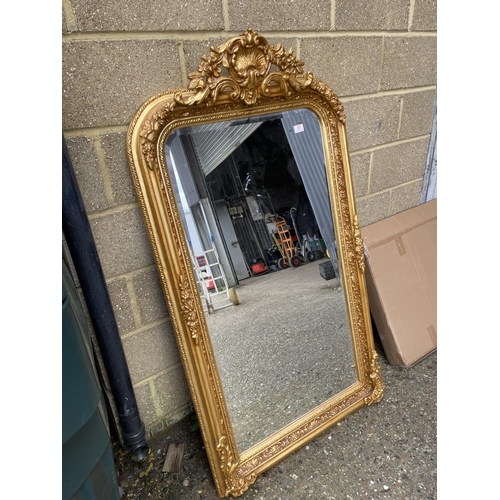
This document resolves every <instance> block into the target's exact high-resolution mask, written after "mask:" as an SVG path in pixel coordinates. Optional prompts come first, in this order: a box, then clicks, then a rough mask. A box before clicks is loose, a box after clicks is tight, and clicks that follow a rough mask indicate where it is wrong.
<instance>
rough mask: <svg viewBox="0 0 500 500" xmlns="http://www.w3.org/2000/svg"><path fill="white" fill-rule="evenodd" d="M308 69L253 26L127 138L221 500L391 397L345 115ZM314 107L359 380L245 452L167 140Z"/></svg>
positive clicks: (151, 107)
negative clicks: (370, 298) (183, 132)
mask: <svg viewBox="0 0 500 500" xmlns="http://www.w3.org/2000/svg"><path fill="white" fill-rule="evenodd" d="M303 66H304V62H303V61H300V60H298V59H297V58H296V57H295V56H294V55H293V52H292V50H288V51H286V50H285V49H284V48H283V47H282V46H281V45H277V46H276V47H274V46H271V45H269V44H268V43H267V41H266V39H265V38H264V37H262V36H261V35H259V34H258V33H256V32H254V31H252V30H251V29H249V30H247V31H246V32H245V33H243V34H241V35H240V36H235V37H232V38H230V39H229V40H227V41H226V42H225V43H223V44H222V45H220V46H218V47H211V48H210V53H209V54H208V55H205V56H203V57H202V58H201V63H200V65H199V67H198V70H197V71H195V72H192V73H190V74H189V81H190V83H189V86H188V88H187V89H183V90H179V89H174V90H168V91H165V92H163V93H161V94H158V95H156V96H153V97H152V98H150V99H149V100H148V101H146V102H145V103H144V104H143V105H142V106H141V108H140V109H139V110H138V112H137V113H136V115H135V116H134V119H133V120H132V122H131V124H130V127H129V132H128V136H127V153H128V159H129V164H130V169H131V173H132V177H133V180H134V184H135V189H136V192H137V197H138V201H139V204H140V207H141V210H142V213H143V216H144V220H145V224H146V228H147V232H148V235H149V239H150V242H151V246H152V249H153V253H154V256H155V260H156V264H157V268H158V271H159V275H160V279H161V283H162V287H163V290H164V293H165V299H166V302H167V305H168V307H169V311H170V315H171V317H172V322H173V325H174V328H175V332H176V336H177V340H178V345H179V350H180V353H181V358H182V361H183V365H184V368H185V372H186V377H187V380H188V383H189V387H190V390H191V394H192V397H193V403H194V406H195V409H196V411H197V414H198V419H199V422H200V427H201V430H202V434H203V438H204V441H205V445H206V449H207V455H208V460H209V463H210V466H211V469H212V473H213V478H214V482H215V485H216V488H217V491H218V493H219V495H220V496H221V497H227V496H233V497H235V496H239V495H241V494H242V493H244V492H245V491H246V490H247V489H248V487H249V486H250V485H251V484H252V483H253V482H254V481H255V480H256V478H257V476H258V475H259V474H260V473H262V472H263V471H265V470H266V469H267V468H269V467H270V466H272V465H273V464H274V463H276V462H277V461H278V460H280V459H282V458H284V457H286V456H287V455H289V454H290V453H292V452H293V451H294V450H296V449H297V448H298V447H299V446H301V445H303V444H305V443H306V442H308V441H310V440H311V439H313V438H314V437H316V436H318V435H319V434H320V433H321V432H323V431H324V430H325V429H326V428H327V427H329V426H331V425H333V424H334V423H335V422H337V421H339V420H340V419H342V418H344V417H345V416H346V415H347V414H349V413H351V412H353V411H355V410H356V409H357V408H359V407H360V406H361V405H363V404H366V405H370V404H372V403H375V402H378V401H380V399H381V398H382V395H383V392H384V386H383V383H382V379H381V375H380V368H379V365H378V362H377V353H376V351H375V348H374V344H373V338H372V334H371V325H370V315H369V308H368V303H367V295H366V285H365V278H364V271H365V263H364V254H363V243H362V239H361V232H360V229H359V223H358V219H357V215H356V210H355V205H354V195H353V188H352V183H351V178H350V166H349V155H348V148H347V139H346V134H345V114H344V109H343V106H342V104H341V102H340V101H339V99H338V97H337V95H336V94H335V93H334V92H333V91H332V90H331V89H330V87H328V85H326V84H325V83H324V82H322V81H321V80H319V79H318V78H316V77H315V76H313V74H312V73H310V72H309V73H305V72H304V70H303ZM304 107H306V108H309V109H311V110H312V111H314V112H315V113H316V115H317V116H318V118H319V120H320V123H321V129H322V134H323V144H324V150H325V151H324V152H325V159H326V168H327V178H328V184H329V186H328V187H329V191H330V197H331V200H332V212H333V213H332V217H333V219H334V222H335V225H336V227H337V237H338V242H337V243H338V250H339V254H340V257H341V261H342V267H343V273H344V274H343V285H344V287H345V296H346V301H347V305H348V307H347V309H348V311H349V317H350V326H351V331H352V338H353V345H354V356H355V359H356V367H357V368H356V370H357V376H358V383H357V384H355V385H354V386H352V387H349V388H348V389H347V390H346V391H343V392H342V393H341V394H340V395H337V396H336V397H333V398H332V399H331V400H329V401H326V402H324V403H322V404H321V405H319V406H318V407H317V408H316V409H315V410H314V411H313V412H312V413H311V412H309V414H307V415H305V416H304V417H302V418H300V419H299V420H298V421H296V422H294V423H292V424H291V425H289V426H287V427H286V428H284V429H282V430H280V431H279V432H277V433H276V434H274V435H272V436H270V437H269V438H268V439H266V440H265V441H263V442H261V443H259V445H257V446H255V447H253V448H251V449H250V450H249V451H247V452H244V453H242V454H241V455H240V453H239V452H238V449H237V447H236V442H235V438H234V434H233V431H232V427H231V424H230V419H229V416H228V410H227V406H226V402H225V397H224V391H223V388H222V386H221V382H220V379H219V376H218V371H217V365H216V361H215V359H214V354H213V352H212V348H211V343H210V339H209V332H208V328H207V325H206V320H205V317H204V313H203V309H202V307H201V303H200V299H199V295H198V287H197V283H196V279H195V277H194V274H193V269H192V266H191V261H190V256H189V251H188V248H187V244H186V241H185V237H184V233H183V228H182V223H181V219H180V217H179V213H178V209H177V206H176V202H175V196H174V192H173V188H172V184H171V181H170V178H169V174H168V168H167V166H166V162H165V141H166V137H167V136H168V134H169V133H170V132H172V131H173V130H175V129H177V128H179V127H185V126H193V125H197V124H203V123H210V122H215V121H221V120H229V119H234V118H244V117H249V116H256V115H259V114H266V113H268V114H269V113H272V112H275V111H280V110H281V111H286V110H288V109H298V108H304Z"/></svg>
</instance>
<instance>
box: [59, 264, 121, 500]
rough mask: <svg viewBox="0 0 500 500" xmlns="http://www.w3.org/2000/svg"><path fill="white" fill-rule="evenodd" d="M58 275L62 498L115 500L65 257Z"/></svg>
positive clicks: (102, 414) (83, 324)
mask: <svg viewBox="0 0 500 500" xmlns="http://www.w3.org/2000/svg"><path fill="white" fill-rule="evenodd" d="M62 278H63V279H62V498H63V500H92V499H95V500H119V498H120V495H119V491H118V482H117V478H116V468H115V463H114V460H113V453H112V449H111V441H110V436H109V426H108V420H107V414H106V407H105V403H104V399H103V394H102V389H101V385H100V382H99V378H98V376H97V372H96V369H95V365H94V357H93V351H92V345H91V340H90V333H89V328H88V324H87V318H86V316H85V313H84V311H83V307H82V305H81V303H80V299H79V297H78V292H77V290H76V287H75V284H74V282H73V279H72V277H71V274H70V273H69V270H68V268H67V266H66V264H65V263H64V261H63V274H62Z"/></svg>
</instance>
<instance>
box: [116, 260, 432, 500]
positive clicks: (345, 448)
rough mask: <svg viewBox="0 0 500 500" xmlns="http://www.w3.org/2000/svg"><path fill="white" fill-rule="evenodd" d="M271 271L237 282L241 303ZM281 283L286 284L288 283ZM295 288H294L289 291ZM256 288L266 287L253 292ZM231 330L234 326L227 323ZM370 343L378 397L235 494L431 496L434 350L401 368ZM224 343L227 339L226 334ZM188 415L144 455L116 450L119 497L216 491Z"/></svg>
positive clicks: (403, 499)
mask: <svg viewBox="0 0 500 500" xmlns="http://www.w3.org/2000/svg"><path fill="white" fill-rule="evenodd" d="M313 266H314V267H316V266H317V264H316V263H310V264H307V265H305V266H304V271H307V272H310V273H311V274H314V272H313V271H314V269H313ZM306 268H308V269H306ZM299 269H301V268H299ZM293 271H294V270H286V271H279V272H278V273H275V275H276V276H274V278H279V279H283V278H284V277H285V276H286V275H285V273H290V274H289V277H290V278H291V279H292V280H293V279H295V278H297V277H299V274H294V275H292V274H291V273H293ZM271 278H273V276H272V275H269V276H267V277H266V276H261V277H258V278H255V279H253V281H248V283H247V284H244V282H243V284H242V286H241V289H240V290H239V295H241V299H242V303H241V305H243V304H244V300H246V298H245V297H246V293H245V292H244V290H245V288H246V289H247V290H249V289H250V288H252V286H253V285H252V283H253V282H256V281H257V280H271ZM262 283H263V282H262ZM322 284H323V286H324V287H325V286H326V287H327V288H328V290H326V289H325V290H324V293H329V294H334V293H338V291H337V290H336V288H335V287H334V286H330V284H329V283H328V282H326V281H324V280H323V283H322ZM286 289H287V290H293V289H294V287H293V286H290V287H288V288H286ZM261 290H262V288H261ZM296 292H297V289H296V288H295V295H297V294H296ZM260 295H264V296H265V295H266V294H262V292H261V293H260ZM239 307H240V306H236V307H230V308H228V309H227V310H226V311H229V312H225V313H223V314H220V315H219V318H222V317H223V316H227V315H231V314H234V313H236V311H237V309H238V308H239ZM242 309H243V308H242ZM219 312H222V311H217V312H216V313H215V314H214V315H211V316H213V318H210V320H209V322H211V321H212V320H215V318H216V316H217V314H219ZM261 316H262V315H261ZM232 330H233V331H234V330H235V328H234V324H233V328H232ZM375 343H376V348H377V351H378V353H379V355H380V357H379V361H380V365H381V374H382V379H383V382H384V385H385V387H386V389H385V393H384V397H383V399H382V401H381V402H379V403H377V404H374V405H371V406H369V407H363V408H361V409H360V410H359V411H357V412H355V413H354V414H352V415H350V416H348V417H347V418H346V419H344V420H343V421H342V422H340V423H338V424H336V425H335V426H334V427H332V428H331V429H329V430H327V431H326V432H324V433H323V434H322V435H320V436H319V437H317V438H316V439H315V440H313V441H311V442H310V443H309V444H308V445H306V446H304V447H302V448H300V449H299V450H297V451H296V452H295V453H293V454H292V455H290V456H289V457H287V458H285V459H284V460H283V461H282V462H280V463H279V464H277V465H275V466H274V467H272V468H271V469H269V470H268V471H266V472H265V473H264V474H262V475H261V476H259V477H258V478H257V480H256V482H255V483H254V484H253V485H252V486H251V487H250V489H249V490H248V491H247V492H246V493H245V494H244V495H243V496H242V497H240V498H242V499H244V500H259V499H261V500H268V499H269V500H285V499H286V500H304V499H314V500H317V499H323V498H324V499H329V500H340V499H376V498H383V499H384V500H389V499H393V500H421V499H428V500H431V499H435V498H437V457H436V453H437V437H436V425H437V413H436V405H437V353H436V352H434V353H432V354H431V355H430V356H428V357H427V358H425V359H423V360H421V361H420V362H419V363H417V364H416V365H414V366H413V367H411V368H401V367H395V366H391V365H389V364H388V362H387V360H386V358H385V356H384V352H383V349H382V347H381V345H380V343H379V342H378V337H377V335H376V332H375ZM227 345H234V341H231V342H228V343H227ZM315 345H318V344H315ZM221 378H222V375H221ZM228 401H229V399H228ZM228 406H229V404H228ZM193 423H195V421H194V420H192V419H191V418H187V419H185V420H183V421H181V422H179V423H178V424H176V425H174V426H173V427H171V428H170V429H169V430H168V431H166V432H165V433H164V434H162V435H159V436H156V437H154V438H152V439H150V440H149V444H150V446H151V454H150V457H149V459H148V461H146V462H144V463H141V464H136V463H132V462H130V461H127V459H124V458H123V456H121V455H120V454H119V452H118V454H117V455H116V457H117V458H118V466H117V468H118V472H119V484H120V486H121V488H122V492H123V496H122V500H124V499H136V500H137V499H152V500H160V499H163V500H174V499H175V500H192V499H197V500H198V499H199V500H215V499H217V498H218V496H217V493H216V490H215V486H214V484H213V481H212V477H211V472H210V468H209V465H208V461H207V458H206V455H205V450H204V447H203V442H202V439H201V435H200V433H199V430H197V429H196V426H194V427H193ZM254 428H255V426H254ZM179 442H182V443H184V444H185V452H184V457H183V461H182V468H181V470H180V472H178V473H175V474H174V473H163V472H162V466H163V462H164V460H165V455H166V452H167V449H168V446H169V444H172V443H179ZM242 446H245V445H242Z"/></svg>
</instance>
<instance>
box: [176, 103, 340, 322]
mask: <svg viewBox="0 0 500 500" xmlns="http://www.w3.org/2000/svg"><path fill="white" fill-rule="evenodd" d="M166 159H167V164H168V166H169V169H170V174H171V178H172V179H176V186H175V188H174V189H175V190H176V197H177V201H178V204H179V212H180V214H181V217H182V218H183V224H184V228H185V229H186V233H187V237H188V244H189V247H190V253H191V258H192V261H193V265H194V269H195V273H196V277H197V281H198V283H199V287H200V292H201V296H202V300H203V301H204V309H205V310H206V311H207V312H209V313H211V312H213V310H215V309H217V308H222V307H225V306H228V305H231V304H232V301H231V297H230V289H232V288H233V287H235V286H236V285H237V284H239V283H240V282H241V281H242V280H245V279H247V278H250V277H253V276H259V275H261V274H264V273H271V272H276V271H279V270H284V269H287V268H289V267H299V266H300V265H304V264H307V263H309V262H315V261H317V260H318V259H323V258H325V257H328V258H327V259H326V261H325V262H323V263H322V264H321V267H320V268H319V271H320V272H321V274H322V277H323V278H324V279H334V278H335V279H339V275H340V273H339V267H338V266H339V264H338V258H337V252H336V245H335V236H334V229H333V227H332V218H331V208H330V200H329V194H328V188H327V180H326V172H325V163H324V153H323V145H322V142H321V131H320V128H319V124H318V120H317V118H316V116H315V115H314V113H313V112H312V111H310V110H308V109H297V110H289V111H283V112H281V113H279V114H273V115H263V116H258V117H253V118H246V119H241V120H232V121H223V122H216V123H211V124H206V125H198V126H195V127H186V128H182V129H177V130H176V131H174V133H172V134H171V135H170V136H169V139H168V141H167V147H166Z"/></svg>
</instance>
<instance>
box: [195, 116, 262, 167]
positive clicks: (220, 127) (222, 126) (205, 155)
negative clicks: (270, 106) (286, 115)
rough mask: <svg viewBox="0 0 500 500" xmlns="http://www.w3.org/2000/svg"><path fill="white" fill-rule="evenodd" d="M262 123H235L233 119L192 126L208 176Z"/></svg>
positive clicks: (198, 154) (196, 145)
mask: <svg viewBox="0 0 500 500" xmlns="http://www.w3.org/2000/svg"><path fill="white" fill-rule="evenodd" d="M260 125H261V123H245V124H242V125H234V124H233V123H232V122H231V121H224V122H217V123H208V124H206V125H197V126H196V127H190V132H191V139H192V141H193V144H194V148H195V151H196V154H197V156H198V160H199V161H200V165H201V166H202V169H203V173H204V174H205V176H207V175H208V174H209V173H210V172H212V170H214V169H215V168H216V167H217V166H218V165H219V164H220V163H221V162H222V161H224V160H225V159H226V158H227V157H228V156H229V155H230V154H231V153H232V152H233V151H234V150H235V149H236V148H237V147H238V146H239V145H240V144H241V143H243V142H244V141H245V139H246V138H247V137H249V136H250V135H251V134H252V133H253V132H254V131H255V130H256V129H257V128H258V127H259V126H260Z"/></svg>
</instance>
